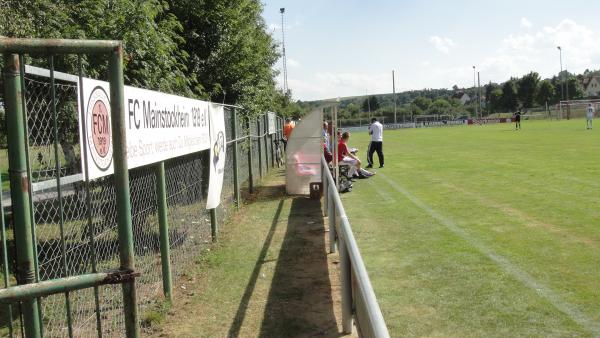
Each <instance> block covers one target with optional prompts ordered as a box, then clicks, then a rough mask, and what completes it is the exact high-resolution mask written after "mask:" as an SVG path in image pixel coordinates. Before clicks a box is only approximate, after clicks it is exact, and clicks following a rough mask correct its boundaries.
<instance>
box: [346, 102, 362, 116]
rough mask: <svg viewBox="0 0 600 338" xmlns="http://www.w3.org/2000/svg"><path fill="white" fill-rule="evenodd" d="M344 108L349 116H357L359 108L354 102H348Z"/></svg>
mask: <svg viewBox="0 0 600 338" xmlns="http://www.w3.org/2000/svg"><path fill="white" fill-rule="evenodd" d="M346 110H347V111H348V113H349V114H350V117H357V116H358V114H360V109H359V108H358V106H357V105H356V104H354V103H350V104H349V105H348V106H346Z"/></svg>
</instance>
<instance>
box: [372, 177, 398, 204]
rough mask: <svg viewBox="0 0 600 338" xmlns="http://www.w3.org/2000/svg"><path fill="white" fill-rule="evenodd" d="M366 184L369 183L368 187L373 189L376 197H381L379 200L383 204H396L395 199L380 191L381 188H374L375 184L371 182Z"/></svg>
mask: <svg viewBox="0 0 600 338" xmlns="http://www.w3.org/2000/svg"><path fill="white" fill-rule="evenodd" d="M368 182H369V185H371V186H374V187H375V191H376V192H377V195H379V197H381V199H383V201H384V202H386V203H396V199H395V198H393V197H392V195H390V194H388V193H387V192H386V191H383V190H382V189H381V187H377V186H375V184H373V180H369V181H368Z"/></svg>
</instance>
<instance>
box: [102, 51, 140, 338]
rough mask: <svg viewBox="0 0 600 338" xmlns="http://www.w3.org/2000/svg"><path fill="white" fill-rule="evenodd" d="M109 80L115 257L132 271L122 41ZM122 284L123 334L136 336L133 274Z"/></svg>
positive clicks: (131, 234) (136, 314) (114, 52)
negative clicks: (112, 150)
mask: <svg viewBox="0 0 600 338" xmlns="http://www.w3.org/2000/svg"><path fill="white" fill-rule="evenodd" d="M109 80H110V108H111V127H112V139H113V144H114V148H113V149H114V155H113V159H114V168H115V174H114V181H115V190H116V201H117V222H118V233H119V259H120V263H121V270H125V271H130V272H134V271H135V256H134V251H133V227H132V222H131V195H130V191H129V171H128V166H127V139H126V133H125V128H126V126H125V102H124V98H125V95H124V88H123V87H124V85H123V45H122V44H119V45H118V46H117V47H116V48H115V49H114V50H113V52H112V53H111V55H110V63H109ZM122 286H123V307H124V309H123V313H124V316H125V336H127V337H132V338H137V337H139V336H140V327H139V321H138V309H137V302H136V294H135V278H132V279H131V280H130V281H127V282H124V283H123V284H122Z"/></svg>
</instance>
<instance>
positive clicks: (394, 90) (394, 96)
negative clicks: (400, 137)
mask: <svg viewBox="0 0 600 338" xmlns="http://www.w3.org/2000/svg"><path fill="white" fill-rule="evenodd" d="M392 93H393V98H394V124H397V123H398V120H396V75H395V74H394V70H393V69H392Z"/></svg>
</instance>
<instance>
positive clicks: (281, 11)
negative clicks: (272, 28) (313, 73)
mask: <svg viewBox="0 0 600 338" xmlns="http://www.w3.org/2000/svg"><path fill="white" fill-rule="evenodd" d="M279 12H280V13H281V47H282V50H283V93H284V94H285V95H288V90H289V88H288V81H287V58H286V55H285V29H284V23H283V13H285V8H283V7H282V8H280V9H279Z"/></svg>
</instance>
